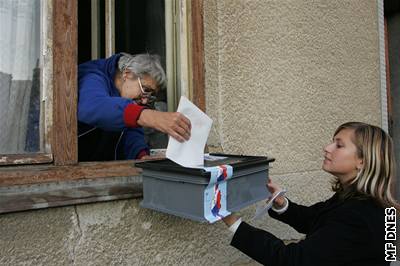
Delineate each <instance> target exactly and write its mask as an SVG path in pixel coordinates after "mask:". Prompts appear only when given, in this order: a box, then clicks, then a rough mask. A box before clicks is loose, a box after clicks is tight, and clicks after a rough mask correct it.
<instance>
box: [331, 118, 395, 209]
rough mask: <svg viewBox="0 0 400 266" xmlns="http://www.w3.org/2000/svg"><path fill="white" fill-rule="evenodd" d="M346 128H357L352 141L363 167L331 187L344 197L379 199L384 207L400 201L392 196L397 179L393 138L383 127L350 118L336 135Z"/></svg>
mask: <svg viewBox="0 0 400 266" xmlns="http://www.w3.org/2000/svg"><path fill="white" fill-rule="evenodd" d="M343 129H352V130H354V137H353V139H352V141H353V143H354V144H355V146H356V147H357V156H358V158H360V159H362V160H363V168H362V169H360V171H359V172H358V174H357V175H356V176H355V177H354V179H352V181H351V182H350V183H349V186H348V187H347V188H344V187H343V186H342V184H341V183H340V182H339V180H338V179H335V180H334V182H333V184H332V189H333V190H334V191H336V192H339V194H342V196H343V197H345V198H347V197H351V196H353V195H355V194H358V195H364V196H369V197H372V198H374V199H376V200H377V201H378V202H380V203H381V205H382V206H383V207H395V208H396V209H397V210H399V211H400V205H399V203H397V202H396V200H395V198H394V197H393V193H392V192H393V191H394V185H395V182H394V179H395V158H394V148H393V142H392V138H391V137H390V136H389V135H388V134H387V133H386V132H385V131H383V130H382V129H381V128H379V127H377V126H373V125H369V124H366V123H361V122H348V123H344V124H342V125H340V126H339V127H338V128H337V129H336V131H335V134H334V136H336V135H337V134H338V133H339V132H340V131H341V130H343Z"/></svg>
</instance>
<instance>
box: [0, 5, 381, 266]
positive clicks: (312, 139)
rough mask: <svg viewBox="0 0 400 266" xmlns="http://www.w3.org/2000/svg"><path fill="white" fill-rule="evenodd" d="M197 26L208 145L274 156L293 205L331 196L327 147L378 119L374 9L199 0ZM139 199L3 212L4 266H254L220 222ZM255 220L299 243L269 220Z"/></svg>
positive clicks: (275, 174)
mask: <svg viewBox="0 0 400 266" xmlns="http://www.w3.org/2000/svg"><path fill="white" fill-rule="evenodd" d="M204 23H205V36H204V37H205V63H206V99H207V113H208V114H209V115H210V116H211V117H212V118H213V120H214V125H213V129H212V133H211V136H210V138H209V145H210V149H211V150H216V151H223V152H226V153H237V154H251V155H267V156H271V157H274V158H276V162H275V163H273V168H272V169H271V176H272V178H273V179H274V181H275V182H277V183H279V184H280V185H282V186H283V187H285V188H287V189H288V195H289V197H290V198H291V199H293V200H294V201H297V202H300V203H304V204H311V203H313V202H315V201H318V200H322V199H324V198H327V197H329V195H330V191H329V175H327V174H325V173H323V172H322V171H321V170H320V164H321V157H322V147H323V145H324V144H326V143H328V142H329V141H330V139H331V137H332V133H333V131H334V130H335V128H336V127H337V126H338V125H339V124H340V123H342V122H345V121H348V120H361V121H366V122H370V123H374V124H378V125H379V124H380V123H381V121H380V117H381V114H380V98H379V97H380V92H379V57H378V56H379V50H378V25H377V8H376V2H375V1H374V0H369V1H365V0H353V1H347V0H343V1H325V0H315V1H308V0H295V1H294V0H280V1H278V0H276V1H272V0H270V1H264V0H248V1H246V0H240V1H239V0H231V1H228V0H218V1H217V0H205V3H204ZM139 202H140V200H121V201H114V202H106V203H97V204H88V205H78V206H71V207H62V208H53V209H45V210H38V211H27V212H21V213H12V214H6V215H0V236H1V237H0V264H1V265H14V264H34V265H36V264H42V265H72V264H74V265H108V264H110V265H135V264H146V265H154V264H160V265H164V264H170V265H189V264H192V265H204V264H207V265H249V263H250V264H253V263H252V262H251V260H250V259H249V258H247V257H246V256H245V255H242V254H240V253H239V252H237V251H236V250H235V249H233V248H232V247H230V246H229V241H230V233H229V232H228V231H227V229H226V228H225V226H224V225H223V224H222V223H221V222H219V223H216V224H212V225H209V224H200V223H197V222H192V221H189V220H185V219H181V218H178V217H174V216H170V215H165V214H162V213H157V212H153V211H149V210H146V209H142V208H140V207H139ZM252 214H254V207H250V208H247V209H245V210H243V211H242V212H241V215H243V217H244V220H249V219H250V218H251V216H252ZM253 224H255V225H257V226H259V227H262V228H265V229H267V230H269V231H271V232H272V233H274V234H276V235H277V236H279V237H281V238H283V239H286V240H291V239H299V238H301V237H302V236H301V235H299V234H297V233H296V232H295V231H294V230H291V229H288V227H287V226H285V225H283V224H280V223H278V222H275V221H273V220H272V219H269V218H265V219H264V220H262V221H258V222H255V223H253Z"/></svg>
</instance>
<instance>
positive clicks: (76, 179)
mask: <svg viewBox="0 0 400 266" xmlns="http://www.w3.org/2000/svg"><path fill="white" fill-rule="evenodd" d="M52 4H53V6H52V12H53V14H52V22H51V23H50V24H51V25H50V26H51V27H52V32H53V39H52V40H53V52H52V53H53V62H52V64H53V75H52V79H53V80H52V85H53V86H52V101H53V102H52V106H53V108H52V111H53V112H52V119H53V124H52V127H51V130H50V132H49V139H50V140H51V149H52V154H51V157H52V159H53V162H52V164H43V165H29V164H30V163H31V162H28V161H26V162H25V163H26V164H27V165H23V166H0V191H2V197H0V213H7V212H13V211H21V210H28V209H37V208H46V207H52V206H63V205H70V204H78V203H87V202H96V201H105V200H114V199H121V198H135V197H141V196H142V189H141V182H134V184H135V185H134V186H133V185H132V182H130V181H129V180H128V181H127V180H122V181H120V182H119V181H115V182H114V183H113V184H111V185H107V184H108V183H107V182H106V180H107V181H110V180H111V179H113V180H119V179H121V178H122V177H131V178H132V177H133V178H139V179H140V174H141V169H140V168H135V166H134V163H135V161H134V160H126V161H113V162H90V163H89V162H86V163H79V162H78V147H77V146H78V145H77V93H78V82H77V67H78V65H77V63H78V62H77V58H78V57H77V47H78V37H77V36H78V32H77V31H78V24H77V23H78V20H77V19H78V17H77V12H78V10H77V0H73V1H71V0H54V1H52ZM190 14H191V15H190V21H189V22H188V26H190V27H191V29H192V31H191V32H192V35H191V36H190V46H191V49H190V53H191V54H190V60H191V67H190V79H191V84H192V86H193V87H192V97H191V100H192V101H193V102H194V103H195V104H196V105H197V106H198V107H199V108H200V109H202V110H203V111H205V91H204V89H205V88H204V85H205V81H204V74H205V73H204V42H203V27H204V26H203V0H191V2H190ZM49 97H50V96H49ZM38 156H39V155H38ZM40 156H42V157H45V158H48V159H49V155H47V154H41V155H40ZM15 159H17V158H15ZM42 162H43V161H42ZM96 182H97V183H96ZM99 182H100V183H101V182H103V183H101V184H102V186H106V187H107V186H108V191H107V192H106V194H104V191H103V192H99V190H96V189H87V188H88V187H91V184H93V187H95V186H96V185H95V184H99ZM104 182H105V183H104ZM80 186H82V187H84V189H85V193H84V194H81V195H74V194H76V191H77V190H79V187H80ZM77 187H78V188H77ZM4 191H6V192H7V191H10V193H8V194H7V193H6V194H4ZM54 191H57V193H58V194H60V193H61V194H63V195H64V198H60V197H54V194H52V192H54ZM38 193H39V196H38ZM78 194H79V193H78ZM40 195H41V196H40ZM38 197H40V201H39V202H38V201H35V200H34V198H38ZM18 199H23V201H22V202H21V203H20V202H19V200H18ZM26 202H28V203H26Z"/></svg>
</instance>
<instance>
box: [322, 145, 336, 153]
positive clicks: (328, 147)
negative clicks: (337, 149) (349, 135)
mask: <svg viewBox="0 0 400 266" xmlns="http://www.w3.org/2000/svg"><path fill="white" fill-rule="evenodd" d="M333 144H334V143H331V144H328V145H326V146H325V147H324V149H323V150H324V152H330V151H331V150H332V145H333Z"/></svg>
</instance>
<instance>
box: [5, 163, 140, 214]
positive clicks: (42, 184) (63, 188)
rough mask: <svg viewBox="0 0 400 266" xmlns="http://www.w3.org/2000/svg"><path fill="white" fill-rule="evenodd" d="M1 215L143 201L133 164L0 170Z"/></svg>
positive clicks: (90, 164) (137, 170) (29, 167)
mask: <svg viewBox="0 0 400 266" xmlns="http://www.w3.org/2000/svg"><path fill="white" fill-rule="evenodd" d="M0 195H1V197H0V213H8V212H15V211H23V210H32V209H41V208H48V207H56V206H66V205H73V204H81V203H90V202H98V201H108V200H116V199H127V198H138V197H142V178H141V169H140V168H135V167H134V161H119V162H96V163H79V164H78V165H75V166H44V165H42V166H20V167H2V168H0Z"/></svg>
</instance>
